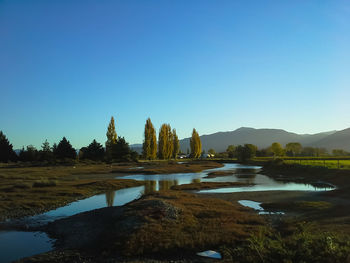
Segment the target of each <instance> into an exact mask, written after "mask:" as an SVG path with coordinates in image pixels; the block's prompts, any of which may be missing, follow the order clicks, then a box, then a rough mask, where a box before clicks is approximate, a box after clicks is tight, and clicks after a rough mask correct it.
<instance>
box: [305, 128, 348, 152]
mask: <svg viewBox="0 0 350 263" xmlns="http://www.w3.org/2000/svg"><path fill="white" fill-rule="evenodd" d="M311 145H312V146H317V147H324V148H326V149H329V150H332V149H343V150H346V151H349V152H350V128H348V129H345V130H341V131H337V132H335V133H332V134H330V135H329V136H326V137H324V138H321V139H319V140H318V141H316V142H314V143H312V144H311Z"/></svg>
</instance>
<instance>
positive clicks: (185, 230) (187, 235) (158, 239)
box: [124, 191, 263, 255]
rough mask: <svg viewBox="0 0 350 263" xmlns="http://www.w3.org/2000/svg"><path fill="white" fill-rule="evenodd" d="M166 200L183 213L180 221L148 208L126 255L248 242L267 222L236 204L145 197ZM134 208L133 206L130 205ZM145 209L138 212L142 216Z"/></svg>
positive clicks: (177, 195)
mask: <svg viewBox="0 0 350 263" xmlns="http://www.w3.org/2000/svg"><path fill="white" fill-rule="evenodd" d="M145 199H146V200H147V199H151V200H162V201H165V202H167V203H168V204H170V205H172V206H174V207H176V208H177V209H178V210H179V211H180V212H179V215H178V217H177V218H176V220H174V219H167V218H164V217H163V218H162V217H160V218H159V213H158V212H157V211H156V210H155V211H152V208H144V209H147V210H148V211H147V213H145V214H146V215H147V217H146V223H145V224H143V226H142V227H141V228H140V229H139V230H138V231H136V232H135V233H133V234H132V235H130V236H129V238H128V240H127V242H126V244H128V245H127V246H125V247H124V253H126V254H128V255H133V254H147V253H155V252H156V253H163V252H164V253H166V254H167V253H169V252H173V253H176V251H179V250H182V251H193V250H194V251H198V250H201V249H215V248H218V247H219V246H222V245H228V244H230V245H232V244H234V243H235V242H237V241H240V240H243V239H245V238H246V237H247V236H249V234H250V233H252V232H254V229H256V227H257V226H258V225H262V224H263V220H262V219H261V218H260V217H258V216H257V215H255V214H251V213H247V211H248V210H246V209H245V208H242V207H240V206H238V205H234V204H232V203H229V202H226V201H223V200H218V199H210V198H198V197H196V196H195V195H193V194H187V193H183V192H172V191H167V192H159V193H155V194H154V195H151V196H148V197H146V198H145ZM130 207H131V208H132V207H133V205H131V206H130ZM142 212H143V210H142V209H141V210H139V211H137V213H142Z"/></svg>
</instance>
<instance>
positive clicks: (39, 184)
mask: <svg viewBox="0 0 350 263" xmlns="http://www.w3.org/2000/svg"><path fill="white" fill-rule="evenodd" d="M56 185H57V181H56V180H36V181H34V183H33V187H51V186H56Z"/></svg>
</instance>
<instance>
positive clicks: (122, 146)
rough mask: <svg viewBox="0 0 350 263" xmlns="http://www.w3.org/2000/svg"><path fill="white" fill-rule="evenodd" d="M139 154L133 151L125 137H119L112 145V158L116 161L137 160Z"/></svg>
mask: <svg viewBox="0 0 350 263" xmlns="http://www.w3.org/2000/svg"><path fill="white" fill-rule="evenodd" d="M137 157H138V154H137V153H136V152H134V151H132V150H131V149H130V147H129V144H128V143H127V142H126V141H125V139H124V137H118V140H117V142H116V143H115V144H113V146H112V158H113V160H116V161H136V160H137Z"/></svg>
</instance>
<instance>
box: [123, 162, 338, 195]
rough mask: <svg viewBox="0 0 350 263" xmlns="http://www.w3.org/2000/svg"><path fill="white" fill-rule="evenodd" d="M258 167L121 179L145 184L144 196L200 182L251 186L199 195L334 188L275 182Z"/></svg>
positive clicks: (232, 166) (227, 166) (228, 166)
mask: <svg viewBox="0 0 350 263" xmlns="http://www.w3.org/2000/svg"><path fill="white" fill-rule="evenodd" d="M260 168H261V167H259V166H249V165H240V164H236V163H229V164H224V166H223V167H220V168H214V169H209V170H205V171H202V172H198V173H177V174H153V175H144V174H134V175H126V176H123V177H118V179H134V180H139V181H145V183H146V185H145V190H144V193H145V194H149V193H153V192H155V191H158V190H168V189H171V187H172V186H173V185H182V184H190V183H200V182H242V183H246V184H249V185H250V186H246V187H234V188H232V187H231V188H220V189H211V190H202V191H200V192H213V193H215V192H226V193H228V192H246V191H273V190H287V191H288V190H289V191H295V190H298V191H313V190H316V191H324V190H331V189H333V188H332V186H330V187H327V186H325V185H324V184H318V185H317V186H316V185H310V184H303V183H291V182H284V181H278V180H274V179H273V178H270V177H268V176H266V175H262V174H259V171H260ZM214 171H231V172H232V175H226V176H218V177H215V178H207V175H208V173H210V172H214Z"/></svg>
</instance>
